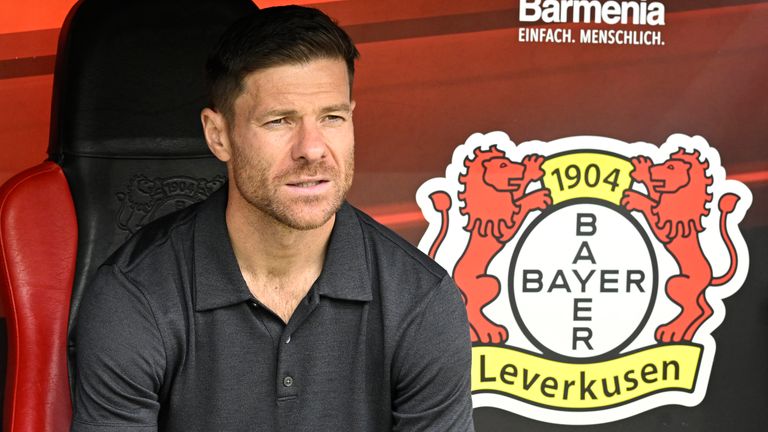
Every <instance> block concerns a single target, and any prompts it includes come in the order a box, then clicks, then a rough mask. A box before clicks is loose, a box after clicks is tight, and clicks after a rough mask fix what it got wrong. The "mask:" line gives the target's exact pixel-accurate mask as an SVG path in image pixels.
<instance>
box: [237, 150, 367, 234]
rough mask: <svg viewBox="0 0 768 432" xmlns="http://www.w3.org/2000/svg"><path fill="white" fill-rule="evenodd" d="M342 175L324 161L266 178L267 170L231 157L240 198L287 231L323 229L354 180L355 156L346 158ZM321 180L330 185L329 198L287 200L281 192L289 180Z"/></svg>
mask: <svg viewBox="0 0 768 432" xmlns="http://www.w3.org/2000/svg"><path fill="white" fill-rule="evenodd" d="M345 160H346V163H345V167H344V173H343V174H342V173H341V172H339V168H338V167H334V166H331V165H330V164H328V163H327V162H326V161H325V160H320V161H319V162H312V163H310V162H306V161H305V160H302V162H299V163H297V164H296V165H294V166H292V167H291V168H290V169H288V170H285V171H283V172H281V173H279V174H278V175H277V176H275V177H274V178H273V179H270V177H269V167H268V166H267V165H266V164H265V163H263V162H261V161H257V160H255V159H254V158H251V157H250V156H248V155H244V154H237V152H236V153H235V154H233V167H232V169H233V177H234V180H235V185H236V187H237V189H238V191H239V192H240V195H241V196H242V197H243V198H244V199H245V201H246V202H248V204H250V205H251V207H252V208H253V210H254V211H257V212H259V213H261V214H264V215H266V216H267V217H269V218H271V219H272V220H274V221H275V222H277V223H279V224H281V225H284V226H286V227H288V228H291V229H294V230H300V231H307V230H313V229H316V228H319V227H321V226H323V225H325V224H326V223H327V222H328V221H329V220H330V219H331V217H332V216H333V215H334V214H336V212H337V211H338V210H339V209H340V208H341V205H342V203H343V202H344V199H345V198H346V195H347V192H348V191H349V188H350V187H351V185H352V178H353V176H354V153H353V152H352V151H351V150H350V154H349V155H347V157H346V158H345ZM302 176H307V177H313V176H323V177H325V178H328V179H330V180H331V182H332V186H333V187H332V190H331V193H330V196H328V195H324V196H319V197H318V196H313V197H299V198H291V199H287V198H284V197H281V196H280V189H281V187H283V185H285V183H286V181H287V180H289V179H295V178H299V177H302Z"/></svg>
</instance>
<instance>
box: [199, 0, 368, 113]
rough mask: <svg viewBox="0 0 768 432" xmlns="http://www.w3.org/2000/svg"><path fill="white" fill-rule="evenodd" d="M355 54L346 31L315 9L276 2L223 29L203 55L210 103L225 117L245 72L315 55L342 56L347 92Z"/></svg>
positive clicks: (290, 62) (241, 87)
mask: <svg viewBox="0 0 768 432" xmlns="http://www.w3.org/2000/svg"><path fill="white" fill-rule="evenodd" d="M359 56H360V53H359V52H358V51H357V48H355V44H354V43H353V42H352V39H350V37H349V35H348V34H347V33H346V32H345V31H344V30H342V29H341V27H339V26H338V24H336V23H335V22H334V21H333V20H331V18H329V17H328V16H327V15H325V14H324V13H323V12H321V11H319V10H317V9H313V8H307V7H302V6H278V7H271V8H266V9H261V10H257V11H255V12H253V13H252V14H250V15H248V16H246V17H244V18H242V19H240V20H238V21H237V22H235V23H234V24H233V25H232V26H231V27H230V28H229V29H227V31H226V32H225V33H224V34H223V35H222V36H221V39H220V40H219V42H218V44H217V45H216V47H215V49H214V50H213V52H212V53H211V55H210V56H209V57H208V63H207V66H206V69H207V78H208V93H209V98H210V104H211V106H212V108H214V109H216V110H218V111H219V112H221V113H222V114H224V116H225V117H227V118H229V119H231V118H232V114H233V113H234V102H235V99H237V97H238V96H239V95H240V94H241V93H242V92H243V80H244V79H245V77H246V76H247V75H248V74H250V73H252V72H255V71H258V70H263V69H267V68H270V67H274V66H282V65H291V64H302V63H307V62H309V61H311V60H317V59H340V60H344V61H345V62H346V64H347V72H348V75H349V88H350V91H351V89H352V80H353V78H354V75H355V60H357V58H358V57H359Z"/></svg>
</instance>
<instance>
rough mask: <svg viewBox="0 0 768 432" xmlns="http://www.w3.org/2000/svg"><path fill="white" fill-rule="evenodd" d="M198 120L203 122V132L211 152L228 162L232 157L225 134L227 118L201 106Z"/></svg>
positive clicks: (227, 137) (227, 136)
mask: <svg viewBox="0 0 768 432" xmlns="http://www.w3.org/2000/svg"><path fill="white" fill-rule="evenodd" d="M200 121H201V122H202V123H203V134H205V141H206V142H207V143H208V148H209V149H211V153H213V155H214V156H216V157H217V158H218V159H219V160H220V161H222V162H228V161H229V159H230V158H231V157H232V147H231V146H230V143H229V135H227V119H226V118H224V115H223V114H221V113H219V112H217V111H214V110H212V109H210V108H203V110H202V111H201V112H200Z"/></svg>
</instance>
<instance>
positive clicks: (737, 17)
mask: <svg viewBox="0 0 768 432" xmlns="http://www.w3.org/2000/svg"><path fill="white" fill-rule="evenodd" d="M258 3H259V4H260V5H261V6H268V5H271V4H281V3H289V2H282V1H269V2H265V1H262V2H258ZM304 3H309V2H304ZM72 4H74V1H73V0H34V1H27V2H23V3H22V2H10V1H6V2H3V3H1V4H0V146H2V149H3V156H2V157H0V181H4V180H5V179H7V178H8V177H10V176H11V175H12V174H13V173H15V172H18V171H19V170H21V169H23V168H25V167H28V166H31V165H34V164H36V163H38V162H40V161H42V160H43V159H45V157H46V155H45V149H46V146H47V140H48V122H49V115H50V114H49V113H50V97H51V96H50V95H51V86H52V75H51V73H52V70H53V64H54V58H55V57H54V56H55V50H56V38H57V35H58V28H59V27H60V25H61V22H63V20H64V17H65V15H66V12H67V11H68V9H69V7H70V6H71V5H72ZM315 4H316V5H317V6H318V7H320V8H322V9H324V10H325V11H326V12H328V13H329V14H330V15H331V16H333V17H335V18H336V19H337V20H338V21H339V22H340V23H341V24H342V25H343V26H345V27H346V28H347V29H348V31H349V32H350V33H351V34H352V36H353V37H354V38H355V39H356V41H357V42H358V44H359V48H360V51H361V53H362V58H361V60H360V63H359V66H358V68H359V72H358V73H357V79H356V88H355V98H356V99H357V102H358V110H357V112H356V114H355V120H356V129H357V142H358V150H357V161H358V163H357V178H356V182H355V186H354V187H353V190H352V192H351V196H350V200H351V201H352V202H353V203H356V204H357V205H359V206H361V207H363V208H365V209H367V210H369V211H370V212H372V213H373V214H374V215H376V216H377V217H378V218H379V219H380V220H382V221H383V222H385V223H387V224H389V225H390V226H392V227H393V228H395V229H396V230H398V231H399V232H400V233H401V234H403V235H405V236H406V238H408V239H409V240H410V241H412V242H417V241H418V239H419V237H420V235H421V233H422V232H423V230H424V227H425V225H424V223H423V222H422V219H421V216H420V212H419V210H418V208H417V207H416V205H415V200H414V194H415V191H416V189H417V188H418V186H419V185H420V184H421V183H422V182H423V181H425V180H427V179H428V178H431V177H435V176H439V175H442V174H443V171H444V167H445V165H446V164H447V163H448V162H449V160H450V157H451V153H452V150H453V148H454V147H455V146H456V145H458V144H460V143H462V142H464V140H465V139H466V138H467V137H468V136H469V135H470V134H471V133H473V132H489V131H492V130H503V131H505V132H507V133H508V134H509V135H510V137H511V138H512V140H513V141H515V142H522V141H525V140H530V139H540V140H544V141H547V140H551V139H554V138H558V137H563V136H571V135H605V136H609V137H613V138H619V139H622V140H625V141H630V142H632V141H646V142H652V143H657V144H660V143H662V142H663V141H664V140H665V139H666V137H667V136H669V135H670V134H673V133H678V132H680V133H685V134H689V135H702V136H704V137H705V138H706V139H707V140H708V141H709V142H710V144H711V145H713V146H715V147H717V148H718V149H719V150H720V152H721V156H722V158H723V164H724V166H725V167H726V169H727V170H728V172H729V174H730V175H731V176H733V177H735V178H739V179H741V180H743V181H744V182H746V183H747V184H748V185H749V186H750V188H751V189H752V190H753V192H754V194H755V200H754V202H755V204H754V205H753V208H752V210H751V211H750V212H749V213H748V216H747V220H746V222H745V223H746V224H747V225H762V224H764V223H765V222H764V221H766V220H767V218H766V212H768V210H767V209H766V206H765V205H763V202H764V201H765V200H764V199H763V198H764V197H765V195H766V184H768V149H767V148H766V146H765V145H764V144H765V143H767V142H768V139H767V138H768V128H767V127H766V126H765V119H766V118H768V101H767V100H766V95H768V92H767V91H766V90H767V87H768V80H766V79H765V71H766V70H768V3H764V2H756V3H755V2H749V1H747V2H744V1H737V0H730V1H724V0H719V1H718V0H715V1H712V0H710V1H686V0H679V1H676V2H674V3H673V2H667V24H666V26H665V27H664V28H663V29H662V31H663V32H664V39H665V43H666V44H665V45H664V46H653V47H637V46H635V47H627V46H617V45H613V46H607V45H603V46H598V45H580V44H572V45H555V44H542V43H521V42H518V41H517V30H518V28H519V25H520V24H519V22H518V20H517V9H516V7H517V2H516V1H510V0H484V1H473V2H461V1H448V2H446V1H439V0H414V1H365V0H358V1H354V0H342V1H329V2H324V3H320V4H317V3H315ZM573 28H578V26H573Z"/></svg>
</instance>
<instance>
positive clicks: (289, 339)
mask: <svg viewBox="0 0 768 432" xmlns="http://www.w3.org/2000/svg"><path fill="white" fill-rule="evenodd" d="M285 343H287V344H289V343H291V335H288V338H287V339H285Z"/></svg>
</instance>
